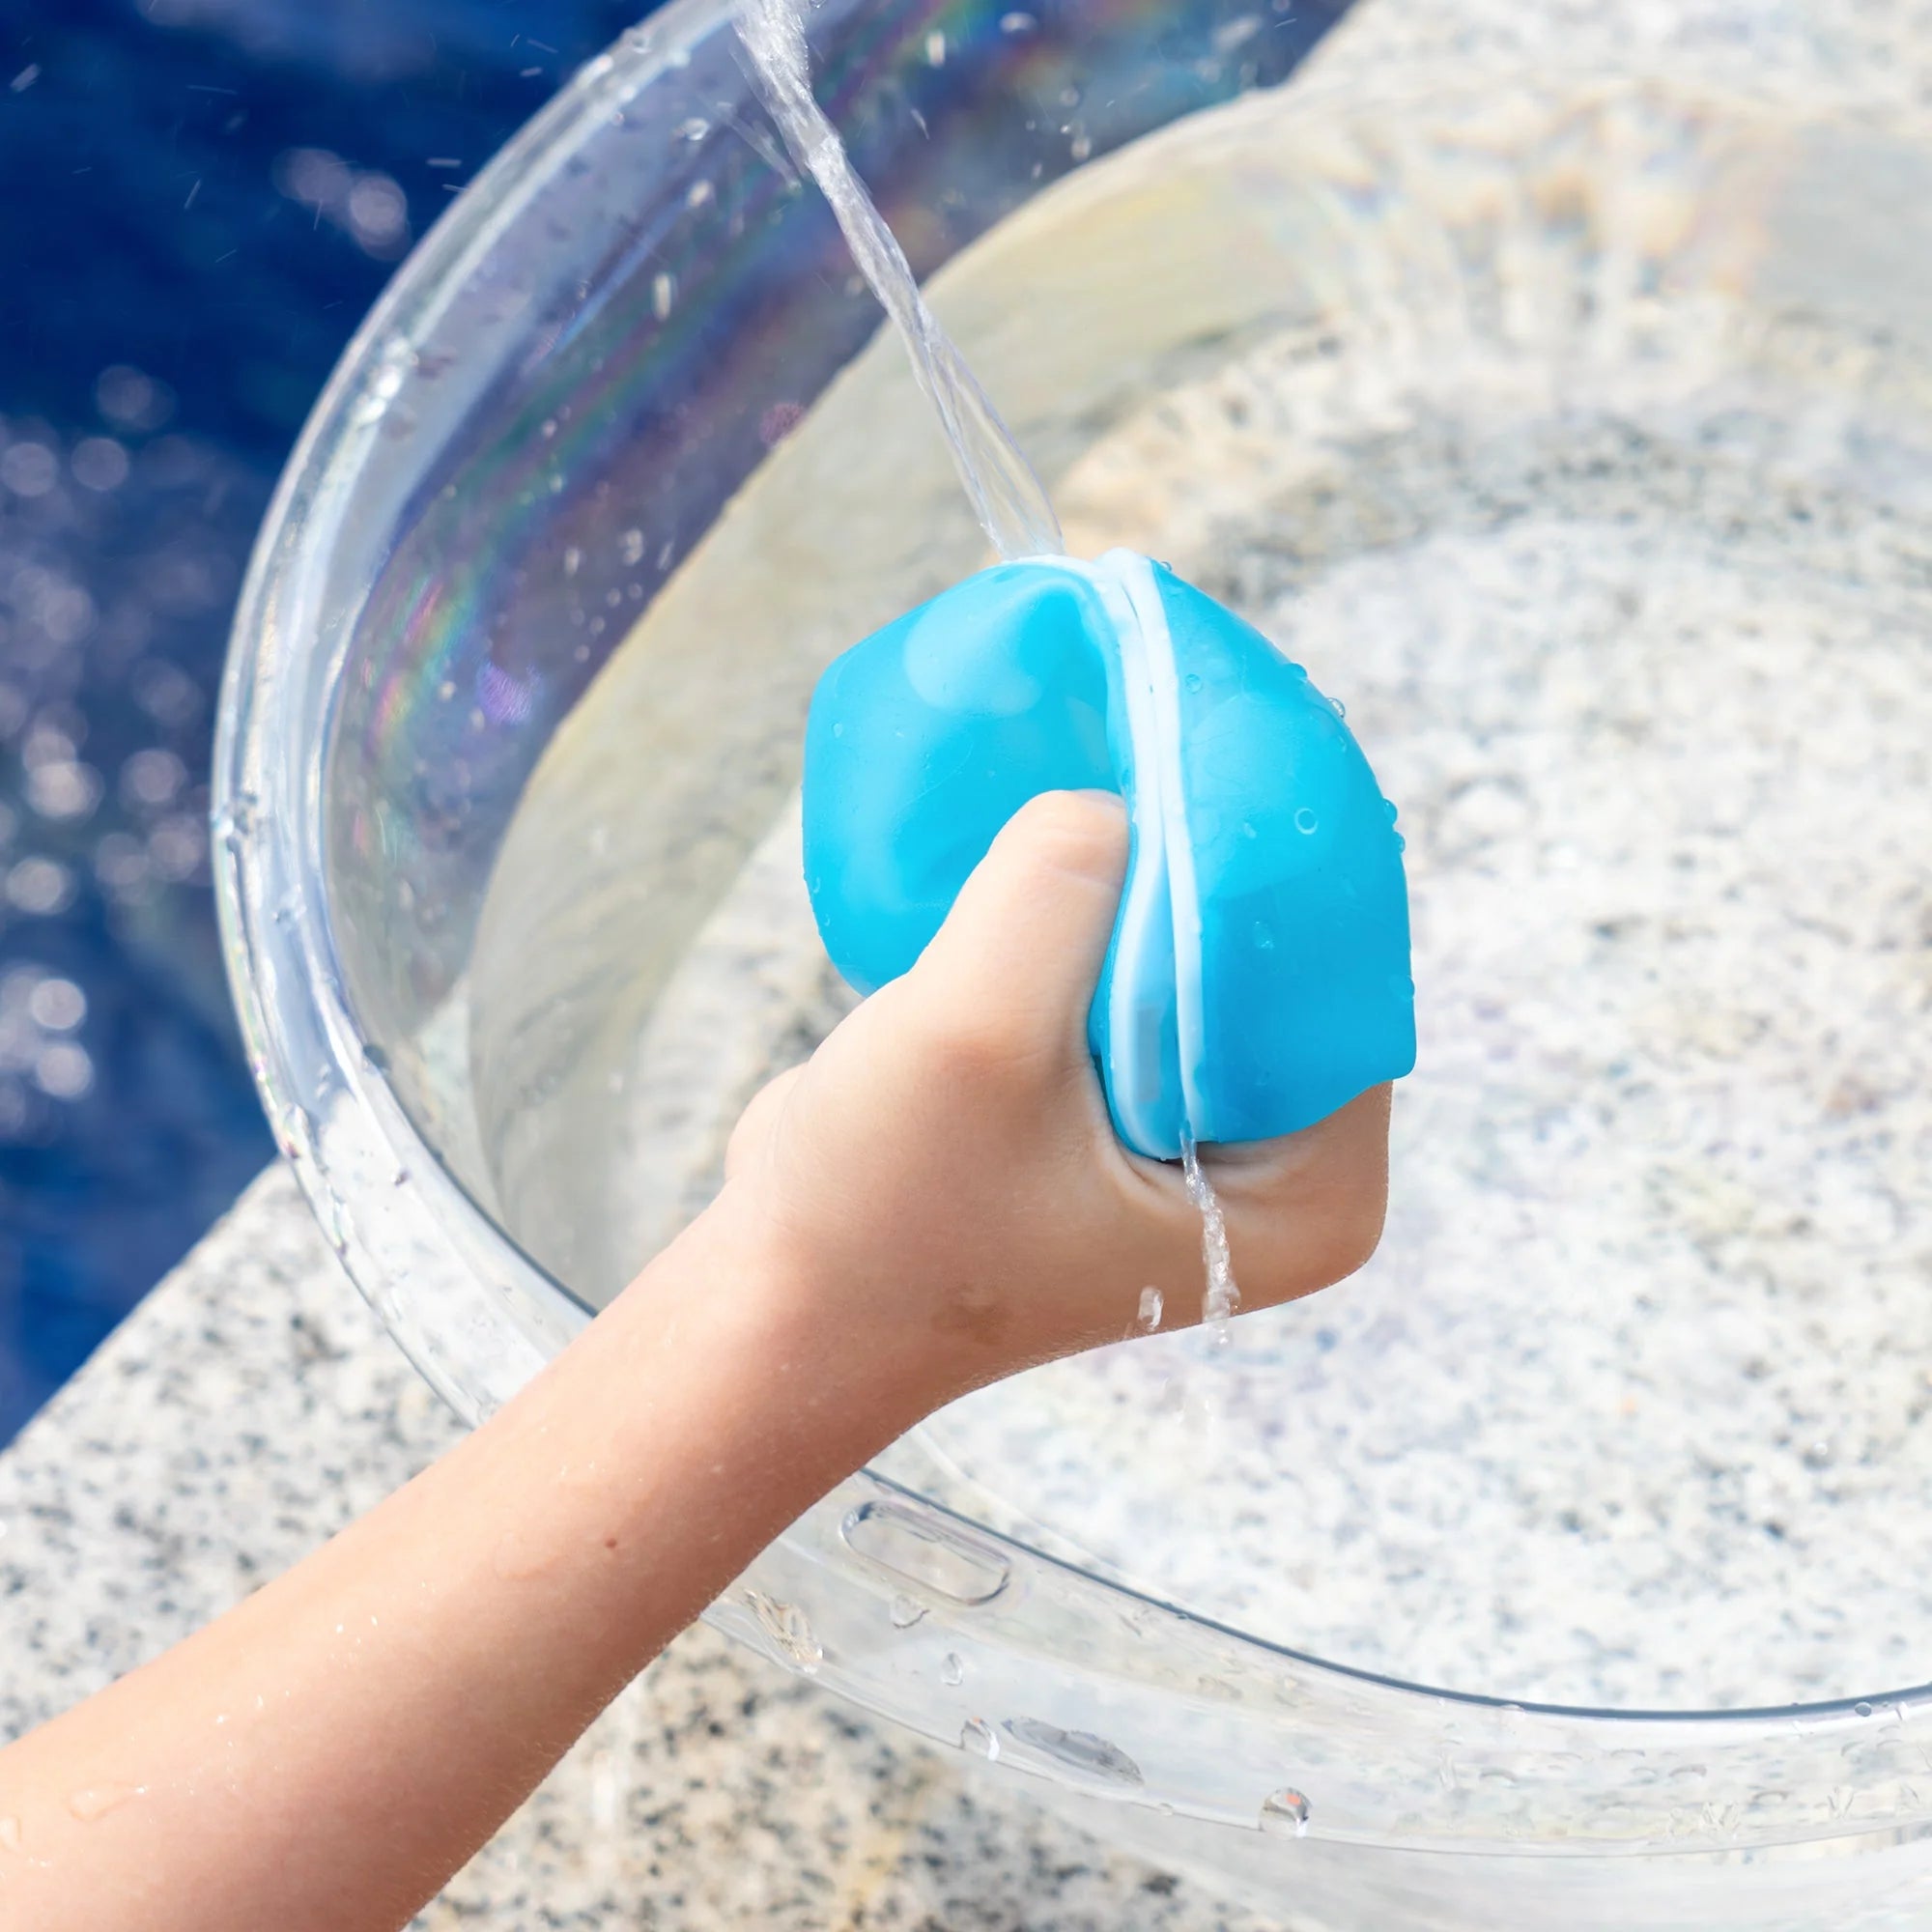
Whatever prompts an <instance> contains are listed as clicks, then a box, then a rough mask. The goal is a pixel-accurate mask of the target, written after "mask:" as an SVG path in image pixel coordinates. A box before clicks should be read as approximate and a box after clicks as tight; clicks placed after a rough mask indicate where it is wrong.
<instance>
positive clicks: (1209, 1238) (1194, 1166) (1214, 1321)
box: [1180, 1133, 1241, 1349]
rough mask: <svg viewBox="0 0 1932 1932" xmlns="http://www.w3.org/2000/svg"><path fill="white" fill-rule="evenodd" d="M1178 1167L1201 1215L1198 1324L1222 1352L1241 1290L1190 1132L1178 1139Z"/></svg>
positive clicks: (1223, 1221)
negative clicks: (1202, 1283)
mask: <svg viewBox="0 0 1932 1932" xmlns="http://www.w3.org/2000/svg"><path fill="white" fill-rule="evenodd" d="M1180 1166H1181V1172H1182V1173H1183V1174H1185V1176H1186V1177H1187V1198H1188V1199H1189V1200H1190V1201H1192V1202H1193V1203H1194V1206H1195V1208H1196V1209H1197V1210H1198V1211H1199V1213H1200V1215H1201V1259H1202V1261H1203V1262H1204V1263H1205V1264H1206V1265H1207V1269H1208V1288H1207V1292H1206V1293H1204V1294H1203V1295H1202V1297H1201V1322H1202V1325H1203V1326H1204V1327H1205V1328H1206V1329H1207V1330H1208V1347H1209V1348H1213V1349H1223V1348H1226V1347H1227V1344H1228V1323H1229V1321H1232V1320H1233V1318H1234V1316H1235V1315H1236V1312H1237V1311H1238V1310H1239V1308H1240V1305H1241V1291H1240V1290H1239V1289H1238V1288H1236V1286H1235V1258H1234V1256H1233V1254H1232V1253H1231V1252H1230V1251H1229V1248H1228V1219H1227V1216H1226V1215H1225V1214H1223V1213H1222V1211H1221V1198H1220V1196H1219V1195H1217V1194H1216V1193H1215V1192H1214V1186H1213V1183H1212V1182H1211V1181H1210V1180H1209V1179H1208V1176H1207V1174H1206V1172H1205V1171H1204V1170H1203V1168H1202V1166H1201V1150H1200V1149H1199V1148H1198V1147H1196V1146H1195V1144H1194V1136H1193V1135H1192V1134H1191V1133H1188V1134H1184V1135H1183V1136H1182V1137H1181V1142H1180Z"/></svg>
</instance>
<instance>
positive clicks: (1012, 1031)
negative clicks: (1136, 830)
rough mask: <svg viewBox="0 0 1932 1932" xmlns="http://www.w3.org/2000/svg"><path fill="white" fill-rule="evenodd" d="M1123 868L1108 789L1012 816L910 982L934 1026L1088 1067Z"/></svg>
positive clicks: (1119, 815) (1121, 829)
mask: <svg viewBox="0 0 1932 1932" xmlns="http://www.w3.org/2000/svg"><path fill="white" fill-rule="evenodd" d="M1126 869H1127V815H1126V808H1125V807H1124V806H1123V805H1122V802H1121V800H1120V799H1118V798H1117V797H1115V796H1114V795H1113V794H1112V793H1111V792H1086V791H1082V792H1070V791H1063V792H1043V793H1042V794H1041V795H1040V796H1039V797H1037V798H1035V799H1032V800H1030V801H1029V802H1028V803H1027V804H1026V805H1024V806H1023V807H1021V809H1020V810H1018V811H1017V812H1015V813H1014V815H1013V816H1012V818H1011V819H1010V820H1009V821H1008V823H1007V825H1006V827H1005V829H1004V830H1003V831H1002V832H1001V833H1000V836H999V837H998V838H996V839H994V841H993V845H992V849H991V850H990V851H989V852H988V853H987V854H986V856H985V858H984V859H982V860H981V861H980V865H979V867H978V868H977V869H976V870H975V871H974V873H973V875H972V877H971V878H969V879H968V880H967V881H966V884H965V886H964V887H963V888H962V889H961V891H960V894H959V896H958V898H957V899H956V900H955V901H954V903H953V907H952V912H951V914H949V915H948V917H947V921H946V923H945V924H944V925H943V926H942V927H941V928H940V930H939V933H938V935H937V936H936V937H935V938H934V939H933V941H932V943H931V944H930V945H929V946H928V947H927V948H926V950H925V952H924V954H923V956H922V958H921V959H920V962H919V964H918V965H917V966H916V967H915V968H914V969H913V972H912V974H911V975H910V976H909V979H908V980H907V984H908V986H909V988H916V990H917V994H918V997H919V1000H920V1004H921V1007H922V1009H923V1018H924V1019H925V1021H926V1023H927V1024H930V1025H933V1026H935V1027H936V1028H937V1029H938V1030H939V1032H940V1033H941V1034H942V1035H948V1034H950V1035H952V1036H953V1037H964V1038H969V1039H980V1040H986V1041H988V1042H990V1043H991V1044H992V1045H994V1046H995V1047H996V1048H1002V1049H1007V1050H1010V1051H1011V1052H1013V1053H1015V1054H1020V1055H1031V1054H1034V1053H1039V1052H1044V1053H1047V1054H1051V1055H1054V1056H1065V1055H1067V1054H1068V1053H1070V1054H1071V1055H1072V1056H1074V1057H1075V1058H1076V1059H1077V1060H1078V1061H1079V1062H1080V1063H1081V1064H1083V1065H1084V1063H1085V1058H1086V1046H1085V1039H1086V1028H1087V1009H1088V1007H1089V1006H1090V1005H1091V1004H1092V1002H1093V998H1094V986H1095V985H1096V984H1097V983H1098V980H1099V978H1100V968H1101V965H1102V963H1103V962H1104V960H1105V959H1106V956H1107V945H1108V941H1109V940H1110V938H1111V937H1112V935H1113V930H1114V916H1115V914H1116V913H1117V912H1118V910H1119V909H1120V902H1121V886H1122V881H1123V880H1124V879H1125V877H1126Z"/></svg>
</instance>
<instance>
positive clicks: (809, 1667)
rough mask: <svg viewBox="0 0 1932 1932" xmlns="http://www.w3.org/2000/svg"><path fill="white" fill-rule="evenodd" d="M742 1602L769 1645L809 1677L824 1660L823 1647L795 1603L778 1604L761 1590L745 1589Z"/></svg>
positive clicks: (803, 1613)
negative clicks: (748, 1609)
mask: <svg viewBox="0 0 1932 1932" xmlns="http://www.w3.org/2000/svg"><path fill="white" fill-rule="evenodd" d="M745 1602H746V1603H747V1604H748V1605H750V1606H751V1610H752V1614H753V1616H754V1617H756V1618H757V1620H758V1628H759V1629H760V1630H762V1631H763V1632H764V1634H765V1635H766V1636H768V1637H769V1638H770V1639H771V1642H772V1647H773V1649H775V1650H776V1651H777V1652H778V1653H779V1656H780V1657H781V1659H782V1660H783V1661H784V1662H786V1663H789V1664H790V1665H791V1666H792V1667H793V1668H794V1669H796V1670H801V1671H803V1672H804V1673H805V1675H806V1676H808V1677H810V1675H811V1674H812V1672H813V1671H815V1670H816V1669H817V1668H818V1666H819V1665H820V1664H821V1663H823V1662H825V1647H824V1645H822V1644H821V1643H820V1642H819V1641H818V1638H817V1636H816V1634H814V1633H813V1631H812V1628H811V1625H810V1621H809V1620H808V1619H807V1617H806V1614H805V1612H804V1611H803V1610H802V1609H800V1608H799V1607H798V1605H796V1604H781V1603H780V1602H779V1601H778V1599H777V1598H775V1597H768V1596H766V1595H765V1593H764V1592H763V1591H762V1590H747V1591H746V1592H745Z"/></svg>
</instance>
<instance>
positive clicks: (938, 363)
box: [738, 0, 1065, 558]
mask: <svg viewBox="0 0 1932 1932" xmlns="http://www.w3.org/2000/svg"><path fill="white" fill-rule="evenodd" d="M738 38H739V39H740V40H741V41H742V42H743V43H744V44H745V49H746V51H747V52H748V53H749V54H750V55H751V56H752V63H753V68H754V70H755V71H756V78H757V82H758V91H759V93H760V95H761V96H762V97H763V99H764V103H765V106H766V108H767V110H768V111H769V112H770V114H771V117H772V119H773V120H774V121H776V122H777V123H778V125H779V131H780V132H781V134H783V136H784V140H785V146H786V147H788V148H789V149H790V150H791V153H792V157H793V158H794V159H795V160H796V161H797V162H798V164H799V166H800V167H802V168H803V169H805V170H806V172H807V173H808V174H810V176H811V178H812V180H814V181H815V182H816V183H817V184H818V185H819V187H820V189H821V190H822V191H823V193H824V195H825V199H826V200H827V201H828V202H829V203H830V204H831V206H832V213H834V214H835V215H836V216H837V217H838V226H839V228H840V229H841V230H842V231H843V232H844V236H845V240H846V242H847V244H848V245H849V246H850V247H851V250H852V255H853V259H854V260H855V261H856V262H857V263H858V265H859V268H860V270H861V271H862V272H863V273H864V275H865V277H866V279H867V281H868V282H869V283H870V284H871V285H872V293H873V294H874V295H876V296H877V297H878V298H879V305H880V306H881V307H882V308H883V309H884V310H885V311H886V313H887V315H888V316H890V317H891V318H892V321H893V323H894V326H895V327H896V328H897V329H898V331H899V334H900V336H901V337H902V338H903V339H904V342H905V346H906V351H907V353H908V355H910V356H911V357H912V367H913V374H914V376H915V377H917V378H918V381H919V385H920V387H921V388H922V389H923V390H924V392H925V394H926V397H927V399H928V400H929V401H930V402H931V404H932V406H933V408H934V409H935V410H936V411H937V412H939V422H940V427H941V428H942V429H943V430H944V431H945V433H946V440H947V442H948V444H949V445H950V446H951V448H952V461H953V463H954V465H955V466H956V468H957V469H958V471H959V480H960V482H961V483H963V484H964V485H965V488H966V495H967V497H968V499H969V500H970V501H971V503H972V505H973V508H974V511H975V513H976V514H977V515H978V517H979V519H980V526H981V527H982V528H983V529H984V530H985V532H986V535H987V536H988V537H989V538H990V539H991V540H992V545H993V548H994V549H995V550H996V551H998V552H999V554H1000V555H1001V556H1003V557H1007V558H1012V557H1021V556H1059V555H1061V554H1064V552H1065V543H1064V542H1063V540H1062V538H1061V534H1060V520H1059V518H1058V517H1056V516H1055V515H1054V513H1053V505H1052V504H1051V503H1050V502H1049V501H1048V500H1047V496H1046V492H1045V491H1044V490H1043V489H1042V488H1041V487H1040V482H1039V478H1038V477H1037V476H1036V475H1035V474H1034V472H1033V466H1032V465H1031V464H1029V463H1028V462H1027V460H1026V457H1025V456H1024V455H1023V454H1022V453H1021V450H1020V447H1019V445H1018V444H1017V443H1016V442H1014V440H1013V439H1012V435H1011V432H1010V431H1009V430H1008V428H1007V426H1006V424H1005V423H1003V422H1002V421H1001V420H1000V415H999V412H998V411H997V410H995V409H994V407H993V405H992V403H991V401H990V400H989V399H988V397H987V395H986V392H985V390H983V389H982V388H981V387H980V382H979V378H978V377H976V376H975V375H974V374H973V371H972V370H971V369H970V368H969V367H968V366H967V364H966V358H965V357H964V356H963V355H960V353H959V351H958V349H957V348H956V347H955V346H954V344H953V342H952V337H951V336H949V335H948V334H947V332H946V331H945V329H943V328H942V327H940V326H939V319H938V318H937V317H936V316H935V315H934V314H933V313H932V311H931V309H929V308H928V307H927V306H926V304H925V298H924V297H923V296H922V295H921V294H920V292H919V284H918V282H917V281H916V280H915V279H914V278H913V272H912V268H911V265H910V264H909V263H908V262H907V261H906V258H905V251H904V250H903V249H901V248H900V246H899V244H898V241H897V238H896V237H895V235H894V234H893V231H892V230H891V229H890V228H889V227H888V226H887V225H886V220H885V217H884V216H883V215H882V214H880V213H879V211H878V209H877V208H876V207H874V206H873V204H872V198H871V196H870V195H869V194H867V191H866V185H865V183H864V182H862V181H861V180H860V179H859V177H858V175H857V174H856V173H854V172H853V168H852V163H851V159H850V157H849V156H847V155H846V153H845V147H844V143H843V142H841V141H840V140H839V138H838V130H837V129H836V128H834V127H833V126H832V124H831V122H830V121H828V120H827V119H826V118H825V116H824V114H823V113H822V112H821V111H820V109H819V106H818V103H817V101H816V100H814V99H812V94H811V60H810V53H809V51H808V49H807V47H806V41H805V23H804V18H803V16H802V15H801V14H800V13H799V11H798V7H797V5H796V4H795V0H747V5H746V6H745V9H744V11H743V12H742V13H741V14H739V16H738Z"/></svg>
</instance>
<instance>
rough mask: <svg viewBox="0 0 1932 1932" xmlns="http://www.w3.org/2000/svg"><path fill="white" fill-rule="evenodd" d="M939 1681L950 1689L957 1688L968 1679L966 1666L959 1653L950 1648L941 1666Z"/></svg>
mask: <svg viewBox="0 0 1932 1932" xmlns="http://www.w3.org/2000/svg"><path fill="white" fill-rule="evenodd" d="M939 1681H940V1682H941V1683H942V1684H944V1685H946V1686H947V1687H948V1688H949V1689H950V1690H957V1689H958V1687H959V1686H960V1685H962V1684H963V1683H965V1681H966V1666H965V1664H964V1663H962V1662H960V1661H959V1657H958V1654H957V1653H956V1652H954V1651H951V1650H949V1651H948V1652H947V1653H946V1658H945V1661H944V1662H942V1663H941V1664H940V1666H939Z"/></svg>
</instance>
